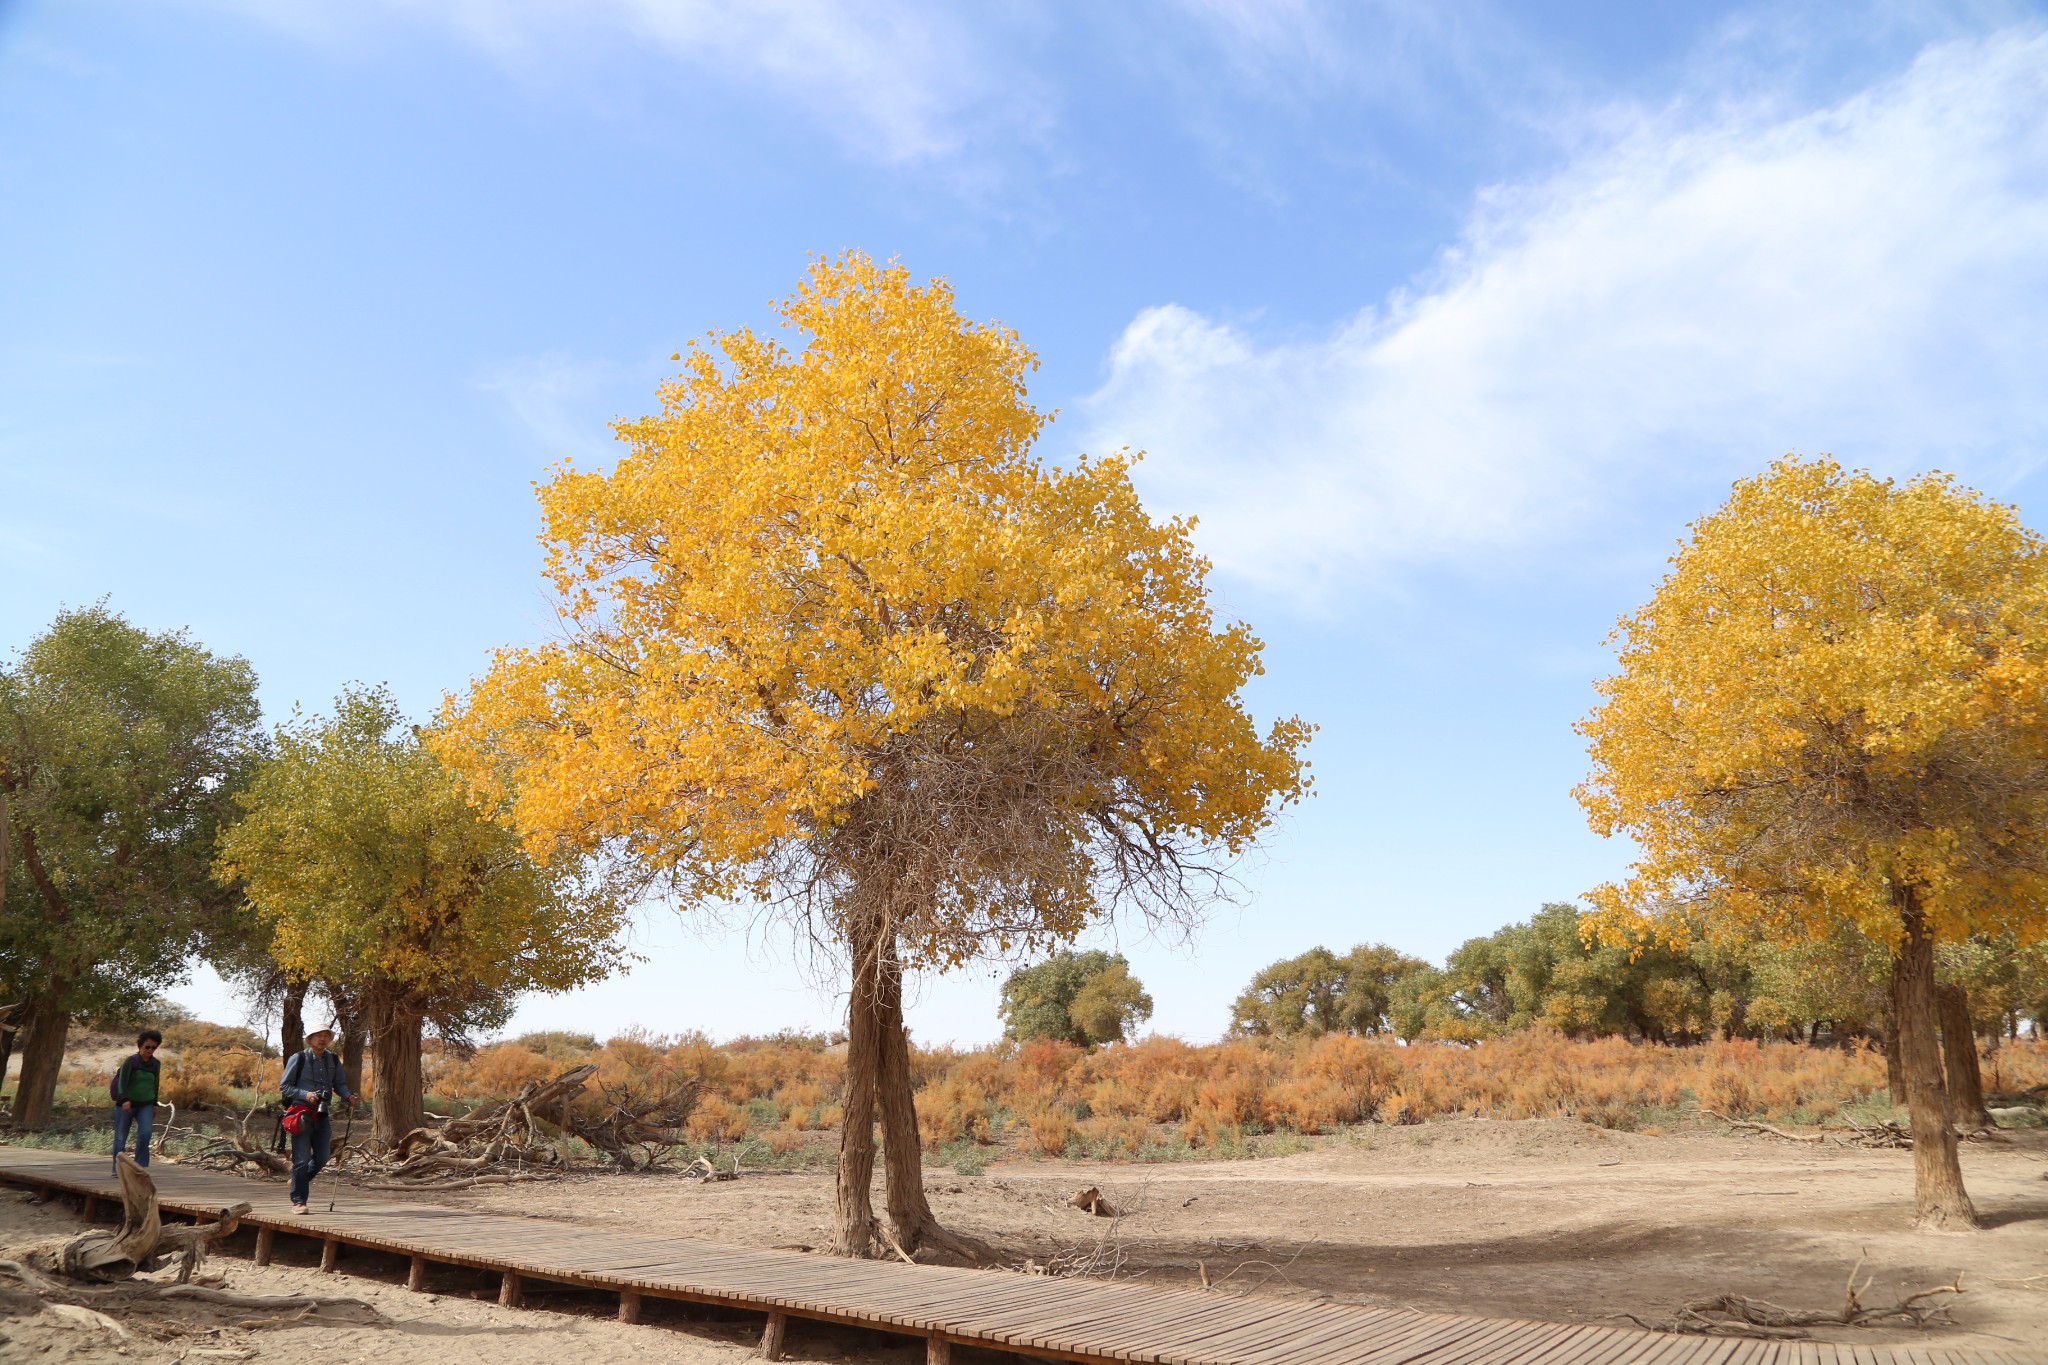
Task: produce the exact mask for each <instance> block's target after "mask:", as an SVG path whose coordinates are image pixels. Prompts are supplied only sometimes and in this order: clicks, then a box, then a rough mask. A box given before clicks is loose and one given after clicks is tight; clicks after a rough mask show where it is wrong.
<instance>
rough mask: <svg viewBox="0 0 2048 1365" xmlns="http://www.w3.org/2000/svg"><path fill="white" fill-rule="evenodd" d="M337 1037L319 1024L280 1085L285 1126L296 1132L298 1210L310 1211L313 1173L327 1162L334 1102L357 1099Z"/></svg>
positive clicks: (294, 1182)
mask: <svg viewBox="0 0 2048 1365" xmlns="http://www.w3.org/2000/svg"><path fill="white" fill-rule="evenodd" d="M333 1041H334V1030H333V1029H332V1028H317V1029H314V1030H313V1031H312V1032H311V1033H309V1034H307V1035H306V1050H305V1051H303V1052H296V1053H293V1054H292V1057H291V1059H290V1060H289V1061H287V1062H286V1063H285V1064H284V1083H283V1085H282V1086H280V1087H279V1093H280V1094H281V1095H282V1097H283V1099H284V1103H285V1110H284V1126H285V1131H286V1132H288V1133H290V1134H291V1135H292V1211H293V1212H294V1213H310V1212H311V1211H312V1210H311V1208H310V1204H309V1201H310V1200H311V1199H312V1197H313V1177H314V1176H316V1175H318V1174H320V1172H321V1170H322V1168H324V1167H325V1166H326V1165H327V1157H328V1153H329V1150H330V1144H331V1143H332V1140H333V1132H334V1129H333V1125H332V1123H331V1113H330V1111H331V1110H332V1109H333V1108H334V1101H335V1100H337V1099H342V1100H346V1101H348V1102H349V1103H350V1104H354V1103H355V1098H356V1097H355V1096H354V1095H351V1094H350V1093H349V1089H348V1077H347V1075H345V1074H344V1073H343V1071H342V1069H341V1058H339V1057H337V1056H335V1055H334V1054H333V1053H332V1052H330V1051H328V1050H327V1049H328V1044H330V1043H332V1042H333Z"/></svg>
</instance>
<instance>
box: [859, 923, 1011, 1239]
mask: <svg viewBox="0 0 2048 1365" xmlns="http://www.w3.org/2000/svg"><path fill="white" fill-rule="evenodd" d="M879 995H880V999H879V1001H878V1004H879V1006H880V1008H879V1010H878V1011H877V1012H878V1014H879V1016H880V1024H881V1029H880V1033H881V1046H882V1058H881V1067H880V1074H879V1076H878V1077H877V1084H876V1087H875V1090H876V1102H877V1104H878V1105H879V1107H880V1109H881V1111H882V1143H883V1154H884V1157H885V1159H886V1162H887V1165H886V1167H885V1172H886V1177H887V1187H886V1196H887V1202H888V1209H889V1226H890V1229H891V1231H892V1232H893V1233H894V1234H895V1237H896V1241H897V1244H898V1245H899V1246H901V1247H902V1248H903V1250H904V1251H905V1252H906V1253H910V1254H915V1253H916V1252H917V1251H918V1250H919V1249H920V1248H927V1247H936V1248H938V1249H939V1250H941V1251H943V1252H946V1253H947V1254H949V1255H951V1256H954V1257H957V1258H959V1259H961V1260H965V1261H971V1262H974V1263H975V1264H978V1265H988V1264H992V1263H993V1262H995V1261H996V1260H997V1259H999V1253H998V1252H997V1251H996V1249H995V1248H994V1247H992V1246H990V1245H989V1244H988V1243H986V1242H984V1241H982V1240H981V1239H980V1238H978V1237H969V1236H967V1235H966V1234H964V1233H959V1232H954V1231H952V1230H951V1229H949V1228H947V1227H946V1226H945V1225H944V1224H942V1223H940V1222H939V1220H938V1218H937V1217H936V1216H935V1215H934V1214H933V1213H932V1206H931V1203H930V1202H929V1201H928V1200H927V1199H926V1198H925V1197H924V1147H923V1142H922V1135H921V1134H920V1133H919V1132H918V1129H917V1096H916V1088H915V1085H914V1084H913V1081H912V1077H911V1074H910V1031H909V1030H908V1029H906V1028H905V1027H904V1025H903V965H902V963H901V962H900V961H899V960H898V959H897V956H896V945H895V944H894V943H893V942H892V943H887V944H885V945H884V946H883V972H882V977H881V990H880V992H879Z"/></svg>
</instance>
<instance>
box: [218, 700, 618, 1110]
mask: <svg viewBox="0 0 2048 1365" xmlns="http://www.w3.org/2000/svg"><path fill="white" fill-rule="evenodd" d="M237 800H238V801H239V802H240V804H241V806H242V809H243V814H242V818H241V819H240V820H238V821H237V822H236V823H235V824H234V825H232V826H231V827H230V828H229V829H228V830H227V832H226V833H225V834H224V835H223V836H222V838H221V842H220V852H219V857H218V860H217V863H216V871H217V874H218V875H219V876H220V877H221V878H222V879H223V880H226V881H230V882H235V883H239V884H240V886H241V887H242V889H243V892H244V894H246V895H247V897H248V899H249V903H250V905H251V907H252V908H253V909H254V910H255V911H256V913H257V915H258V917H259V918H260V919H261V920H262V921H263V922H264V924H265V925H266V926H267V927H268V928H269V929H270V931H271V945H270V952H271V954H272V956H274V957H275V958H276V959H277V962H278V964H279V966H280V967H282V968H283V969H284V971H285V972H286V973H287V974H288V975H291V976H295V977H298V978H301V979H304V978H308V977H317V978H319V979H321V980H323V981H327V982H330V983H333V984H334V985H336V986H337V987H344V988H346V990H347V991H348V993H349V995H350V996H351V997H353V998H355V999H356V1000H359V1001H360V1002H361V1003H362V1006H363V1011H364V1014H365V1015H366V1016H367V1018H368V1021H369V1025H370V1047H371V1055H372V1059H373V1061H374V1062H375V1065H376V1071H375V1080H374V1082H373V1089H374V1091H375V1097H376V1134H377V1136H378V1137H379V1138H381V1139H383V1140H384V1141H386V1142H396V1141H397V1140H398V1139H399V1138H401V1137H403V1136H404V1135H405V1134H406V1133H408V1132H410V1131H411V1130H413V1129H414V1128H417V1127H419V1126H420V1125H422V1124H423V1123H425V1122H426V1117H425V1108H424V1105H423V1104H422V1086H421V1075H420V1034H421V1026H422V1025H423V1023H425V1022H426V1021H429V1020H436V1021H440V1022H441V1023H443V1025H444V1026H445V1025H446V1023H447V1021H449V1020H451V1019H453V1020H459V1021H474V1020H476V1019H478V1018H479V1017H482V1018H484V1019H487V1020H501V1019H502V1017H503V1016H504V1014H505V1013H506V1012H507V1011H508V1010H509V1007H510V1004H511V1001H512V999H513V998H514V997H515V996H517V995H518V994H520V993H521V992H525V991H563V990H569V989H571V988H573V987H576V986H581V985H584V984H586V983H588V982H591V981H596V980H599V979H601V978H603V977H604V976H605V975H607V974H608V973H609V972H611V971H612V969H613V968H614V967H616V966H617V965H618V962H619V959H620V957H621V956H622V949H621V948H620V945H619V941H618V939H619V934H620V932H621V930H622V929H623V928H624V919H625V912H624V908H623V900H622V897H621V895H620V894H618V891H617V890H616V888H615V887H614V886H613V885H611V884H609V883H608V882H607V881H606V880H605V879H604V878H602V877H599V876H594V875H591V866H592V865H591V864H590V863H589V862H588V861H587V860H584V859H581V858H579V857H577V856H575V855H574V854H573V851H557V856H554V857H551V858H548V859H546V860H541V859H536V858H534V857H532V856H529V854H528V853H527V851H526V849H525V848H524V847H522V844H521V841H520V839H519V838H518V837H517V836H516V835H515V834H514V833H513V832H512V831H511V830H509V829H507V828H506V826H505V825H504V823H503V822H501V821H499V820H497V819H494V818H493V816H492V813H491V812H489V811H486V810H484V809H481V808H479V807H478V805H477V804H476V803H475V802H474V801H473V800H472V799H471V797H470V794H469V793H468V792H467V791H466V790H465V789H464V786H463V784H462V782H461V781H460V780H459V779H458V778H457V776H456V775H455V774H454V773H452V772H450V771H449V770H448V769H447V768H445V767H444V766H443V765H442V764H441V761H440V760H439V759H437V758H436V757H435V756H434V755H433V754H432V753H431V752H429V751H428V750H427V749H426V748H425V747H424V746H423V745H422V744H421V743H420V742H419V739H418V737H417V736H416V735H415V734H414V733H413V732H412V730H411V728H410V727H409V726H407V725H405V723H404V718H403V717H402V716H401V715H400V714H399V712H398V708H397V706H396V705H395V704H394V703H393V701H392V699H391V697H390V696H389V695H388V694H387V693H385V692H384V691H383V690H382V689H367V690H360V689H359V690H353V691H349V692H345V693H343V695H342V696H341V698H340V699H339V700H338V701H337V703H336V705H335V711H334V715H333V716H331V717H325V718H323V717H311V718H307V719H304V720H299V721H295V722H294V723H292V724H288V725H284V726H281V727H279V729H278V733H277V743H276V749H275V752H274V753H273V754H272V755H271V756H270V757H269V758H268V759H266V760H265V761H264V762H263V764H262V765H261V766H260V767H259V768H258V769H257V772H256V775H255V778H254V780H253V781H251V782H250V784H249V786H248V789H247V790H246V791H244V792H242V793H240V794H239V795H238V797H237Z"/></svg>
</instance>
